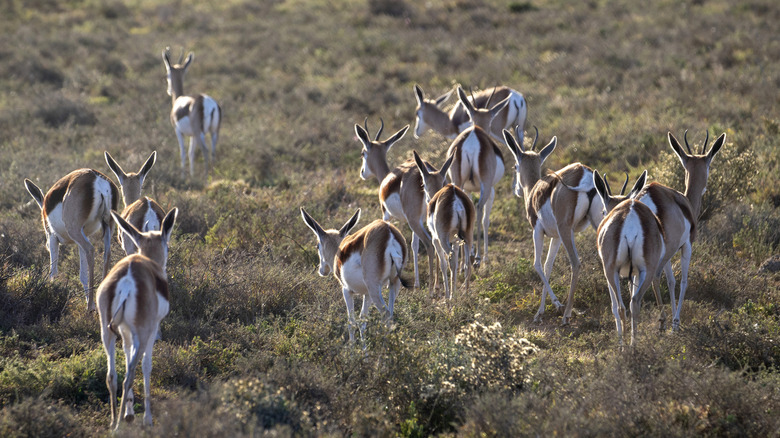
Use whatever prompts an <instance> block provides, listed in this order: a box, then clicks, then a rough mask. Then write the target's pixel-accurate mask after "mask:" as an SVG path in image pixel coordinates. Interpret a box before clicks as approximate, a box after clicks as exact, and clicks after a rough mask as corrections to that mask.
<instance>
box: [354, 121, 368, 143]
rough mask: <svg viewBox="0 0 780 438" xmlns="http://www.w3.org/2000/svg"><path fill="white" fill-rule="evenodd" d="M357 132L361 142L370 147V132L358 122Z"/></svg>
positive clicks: (356, 125)
mask: <svg viewBox="0 0 780 438" xmlns="http://www.w3.org/2000/svg"><path fill="white" fill-rule="evenodd" d="M355 134H356V135H357V137H358V139H359V140H360V142H361V143H363V146H365V147H366V149H368V146H369V145H370V144H371V139H370V138H368V132H367V131H366V130H365V129H363V127H362V126H360V125H358V124H357V123H355Z"/></svg>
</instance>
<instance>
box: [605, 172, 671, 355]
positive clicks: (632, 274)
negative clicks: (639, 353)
mask: <svg viewBox="0 0 780 438" xmlns="http://www.w3.org/2000/svg"><path fill="white" fill-rule="evenodd" d="M646 177H647V171H645V172H644V173H642V176H640V177H639V179H638V180H637V182H636V184H634V188H633V189H632V190H631V193H630V194H629V195H628V198H627V199H625V200H624V201H622V202H620V203H618V204H617V205H616V206H615V207H614V208H612V210H611V211H609V212H608V213H607V215H606V217H605V218H604V220H603V221H602V222H601V224H599V227H598V231H597V235H598V239H597V244H598V252H599V257H600V258H601V262H602V264H603V266H604V276H605V277H607V284H608V286H609V294H610V298H611V301H612V314H613V315H614V316H615V325H616V328H617V333H618V339H619V340H620V346H621V348H622V346H623V331H624V329H625V327H626V326H627V321H626V307H625V305H624V304H623V297H622V296H621V295H620V277H621V276H623V277H629V281H630V290H631V304H630V308H631V345H632V346H633V345H634V342H635V341H636V334H637V327H638V325H639V309H640V307H641V304H642V297H643V296H644V294H645V292H646V291H647V289H649V288H650V284H651V283H652V281H653V278H654V277H655V273H656V272H657V271H658V269H659V268H660V267H661V259H662V258H663V256H664V253H665V250H666V249H665V244H664V228H663V226H662V225H661V222H660V221H659V220H658V218H657V217H656V216H655V215H654V214H653V212H652V211H651V210H650V208H648V207H647V206H646V205H645V204H643V203H642V202H640V201H638V200H637V199H636V198H637V196H638V193H639V191H640V190H641V189H642V187H643V186H644V184H645V178H646ZM593 183H594V186H595V187H596V191H597V192H598V194H599V197H600V198H601V200H602V205H604V206H606V207H605V208H604V210H605V212H606V210H607V209H608V208H609V207H610V206H612V205H614V204H615V202H614V201H613V200H611V199H610V192H609V188H608V186H607V185H606V184H605V183H604V180H602V179H601V177H600V175H599V174H598V171H594V172H593ZM656 298H660V297H658V296H656Z"/></svg>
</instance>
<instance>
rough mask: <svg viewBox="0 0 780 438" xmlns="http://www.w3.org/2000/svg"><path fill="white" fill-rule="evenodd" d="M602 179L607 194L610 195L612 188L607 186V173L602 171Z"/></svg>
mask: <svg viewBox="0 0 780 438" xmlns="http://www.w3.org/2000/svg"><path fill="white" fill-rule="evenodd" d="M602 180H604V187H606V188H607V195H609V196H612V188H611V187H609V181H607V174H606V173H604V176H603V177H602Z"/></svg>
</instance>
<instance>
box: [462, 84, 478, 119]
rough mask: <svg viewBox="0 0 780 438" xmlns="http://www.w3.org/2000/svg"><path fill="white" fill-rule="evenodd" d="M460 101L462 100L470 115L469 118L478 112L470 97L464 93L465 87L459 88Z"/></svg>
mask: <svg viewBox="0 0 780 438" xmlns="http://www.w3.org/2000/svg"><path fill="white" fill-rule="evenodd" d="M458 99H460V102H461V103H462V104H463V106H464V107H466V112H468V113H469V116H471V114H472V113H474V112H475V111H476V109H475V108H474V105H472V104H471V102H470V101H469V98H468V96H466V92H465V91H463V87H461V86H458Z"/></svg>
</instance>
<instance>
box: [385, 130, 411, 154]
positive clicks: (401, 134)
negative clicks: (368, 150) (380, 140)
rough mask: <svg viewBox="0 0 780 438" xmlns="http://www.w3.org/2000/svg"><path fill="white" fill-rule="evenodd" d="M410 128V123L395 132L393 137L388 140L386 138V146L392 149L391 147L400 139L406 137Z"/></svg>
mask: <svg viewBox="0 0 780 438" xmlns="http://www.w3.org/2000/svg"><path fill="white" fill-rule="evenodd" d="M408 130H409V125H406V126H404V127H403V128H401V129H400V130H399V131H398V132H396V133H395V134H393V136H392V137H390V138H388V139H387V140H385V145H386V146H385V147H386V148H387V150H390V148H391V147H393V145H394V144H395V143H396V142H397V141H398V140H400V139H402V138H404V135H406V131H408Z"/></svg>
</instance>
